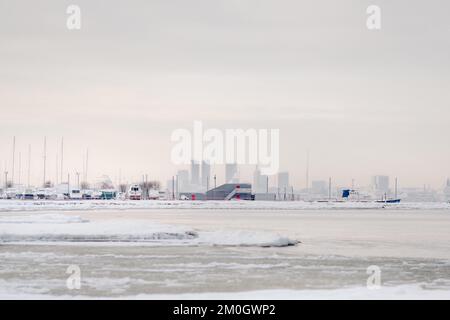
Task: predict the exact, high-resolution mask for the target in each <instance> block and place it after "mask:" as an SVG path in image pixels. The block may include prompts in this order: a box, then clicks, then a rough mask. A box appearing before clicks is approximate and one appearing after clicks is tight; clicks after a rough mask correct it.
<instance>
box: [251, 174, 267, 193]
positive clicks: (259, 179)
mask: <svg viewBox="0 0 450 320" xmlns="http://www.w3.org/2000/svg"><path fill="white" fill-rule="evenodd" d="M252 187H253V193H266V192H268V176H266V175H262V174H261V170H259V169H258V168H256V170H255V172H254V173H253V186H252Z"/></svg>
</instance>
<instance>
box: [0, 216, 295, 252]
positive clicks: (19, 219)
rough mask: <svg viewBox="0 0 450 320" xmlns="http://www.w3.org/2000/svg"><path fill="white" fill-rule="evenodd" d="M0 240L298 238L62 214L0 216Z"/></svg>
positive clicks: (259, 241) (230, 242) (256, 242)
mask: <svg viewBox="0 0 450 320" xmlns="http://www.w3.org/2000/svg"><path fill="white" fill-rule="evenodd" d="M1 243H52V244H58V243H60V244H66V243H78V244H80V243H86V244H88V243H90V244H92V243H116V244H117V243H135V244H156V245H220V246H260V247H271V246H275V247H282V246H288V245H295V244H297V243H298V241H295V240H291V239H289V238H287V237H284V236H280V235H277V234H272V233H269V232H253V231H196V230H193V229H192V228H188V227H182V226H174V225H167V224H161V223H157V222H153V221H149V220H126V219H116V220H106V221H88V220H86V219H83V218H81V217H76V216H75V217H74V216H67V215H64V214H36V215H23V216H22V215H10V214H9V215H8V216H1V217H0V244H1Z"/></svg>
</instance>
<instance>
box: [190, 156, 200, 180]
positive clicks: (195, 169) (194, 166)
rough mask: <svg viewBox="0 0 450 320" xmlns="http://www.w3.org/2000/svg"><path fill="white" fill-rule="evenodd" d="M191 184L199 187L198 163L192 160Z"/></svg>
mask: <svg viewBox="0 0 450 320" xmlns="http://www.w3.org/2000/svg"><path fill="white" fill-rule="evenodd" d="M191 184H192V185H194V186H197V185H200V163H199V162H197V161H194V160H192V161H191Z"/></svg>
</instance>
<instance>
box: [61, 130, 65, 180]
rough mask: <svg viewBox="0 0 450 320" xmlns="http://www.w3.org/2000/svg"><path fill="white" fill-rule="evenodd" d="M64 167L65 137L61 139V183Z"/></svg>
mask: <svg viewBox="0 0 450 320" xmlns="http://www.w3.org/2000/svg"><path fill="white" fill-rule="evenodd" d="M63 165H64V137H62V138H61V168H60V169H61V170H60V171H61V183H62V181H63V173H64V171H63Z"/></svg>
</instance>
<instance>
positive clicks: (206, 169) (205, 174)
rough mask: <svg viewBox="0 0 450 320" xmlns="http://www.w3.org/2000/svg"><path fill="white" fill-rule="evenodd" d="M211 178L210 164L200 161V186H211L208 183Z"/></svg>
mask: <svg viewBox="0 0 450 320" xmlns="http://www.w3.org/2000/svg"><path fill="white" fill-rule="evenodd" d="M210 180H211V165H210V164H209V163H208V162H206V161H202V187H203V188H205V189H206V188H207V187H209V188H211V185H210V184H209V183H210Z"/></svg>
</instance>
